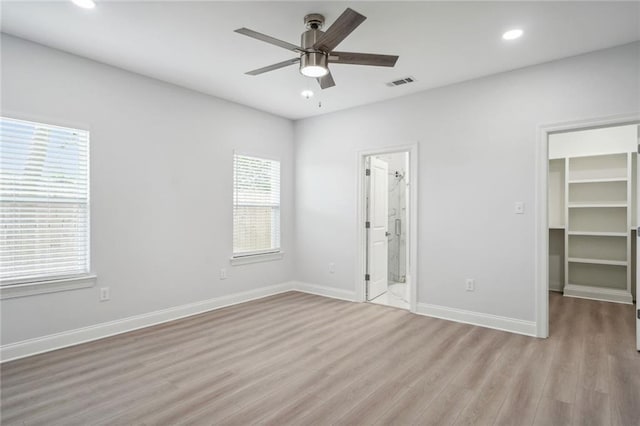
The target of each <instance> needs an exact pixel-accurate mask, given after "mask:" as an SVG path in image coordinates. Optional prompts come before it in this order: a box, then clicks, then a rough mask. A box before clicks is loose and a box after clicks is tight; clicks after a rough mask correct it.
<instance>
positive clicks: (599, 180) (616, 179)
mask: <svg viewBox="0 0 640 426" xmlns="http://www.w3.org/2000/svg"><path fill="white" fill-rule="evenodd" d="M626 181H627V178H626V177H611V178H596V179H570V180H569V183H570V184H571V183H606V182H626Z"/></svg>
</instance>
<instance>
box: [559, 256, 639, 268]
mask: <svg viewBox="0 0 640 426" xmlns="http://www.w3.org/2000/svg"><path fill="white" fill-rule="evenodd" d="M567 260H568V261H569V262H571V263H591V264H594V265H612V266H627V261H626V260H605V259H587V258H582V257H570V258H568V259H567Z"/></svg>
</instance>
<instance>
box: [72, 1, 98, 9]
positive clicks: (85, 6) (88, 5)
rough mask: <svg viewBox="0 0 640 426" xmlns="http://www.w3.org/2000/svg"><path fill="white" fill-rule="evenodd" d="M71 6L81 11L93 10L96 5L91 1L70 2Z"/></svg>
mask: <svg viewBox="0 0 640 426" xmlns="http://www.w3.org/2000/svg"><path fill="white" fill-rule="evenodd" d="M71 1H72V2H73V4H75V5H76V6H79V7H81V8H83V9H93V8H94V7H96V3H95V2H94V1H93V0H71Z"/></svg>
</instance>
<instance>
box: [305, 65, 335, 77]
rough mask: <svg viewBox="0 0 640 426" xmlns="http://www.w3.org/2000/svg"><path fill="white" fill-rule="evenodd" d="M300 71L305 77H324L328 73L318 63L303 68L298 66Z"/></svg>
mask: <svg viewBox="0 0 640 426" xmlns="http://www.w3.org/2000/svg"><path fill="white" fill-rule="evenodd" d="M300 72H301V73H302V75H304V76H306V77H313V78H317V77H324V76H325V75H327V74H328V73H329V70H328V69H326V68H324V67H321V66H319V65H308V66H306V67H304V68H300Z"/></svg>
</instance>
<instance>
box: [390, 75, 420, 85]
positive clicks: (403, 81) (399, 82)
mask: <svg viewBox="0 0 640 426" xmlns="http://www.w3.org/2000/svg"><path fill="white" fill-rule="evenodd" d="M414 81H416V79H415V78H413V77H405V78H401V79H400V80H394V81H391V82H389V83H387V86H389V87H395V86H402V85H403V84H409V83H413V82H414Z"/></svg>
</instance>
